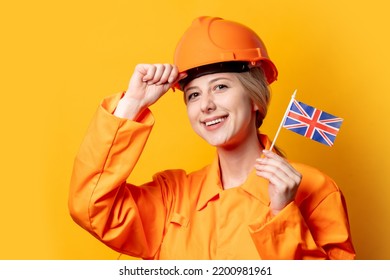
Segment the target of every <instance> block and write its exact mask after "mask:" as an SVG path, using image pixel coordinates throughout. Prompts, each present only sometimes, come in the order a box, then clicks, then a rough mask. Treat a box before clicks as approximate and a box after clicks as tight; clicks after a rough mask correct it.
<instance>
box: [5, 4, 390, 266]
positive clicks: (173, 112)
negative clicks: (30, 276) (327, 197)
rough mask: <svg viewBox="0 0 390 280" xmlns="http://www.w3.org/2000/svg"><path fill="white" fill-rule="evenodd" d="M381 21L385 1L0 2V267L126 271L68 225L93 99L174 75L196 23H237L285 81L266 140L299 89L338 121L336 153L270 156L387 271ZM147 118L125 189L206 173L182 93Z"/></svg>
mask: <svg viewBox="0 0 390 280" xmlns="http://www.w3.org/2000/svg"><path fill="white" fill-rule="evenodd" d="M389 11H390V4H389V2H388V1H387V0H371V1H361V0H360V1H359V0H348V1H340V0H327V1H314V0H313V1H307V0H284V1H283V0H252V1H250V0H249V1H245V0H241V1H238V0H235V1H227V0H216V1H210V0H199V1H182V0H181V1H178V0H165V1H130V0H128V1H126V0H111V1H102V0H99V1H98V0H94V1H92V0H91V1H76V0H67V1H49V0H36V1H26V0H25V1H17V0H15V1H6V2H5V1H3V2H2V4H0V26H1V27H0V28H1V34H0V35H1V37H0V40H1V42H0V50H1V51H0V68H1V73H0V79H1V83H0V93H1V99H0V100H1V105H0V108H1V109H0V120H1V140H0V141H1V142H0V143H1V145H0V147H1V151H0V152H1V163H0V164H1V166H0V171H1V177H0V180H1V181H0V182H1V183H0V184H1V193H0V259H116V258H122V256H119V254H118V253H116V252H113V251H111V250H110V249H108V248H107V247H105V246H104V245H102V244H101V243H100V242H98V241H97V240H95V239H94V238H93V237H92V236H91V235H89V234H88V233H87V232H85V231H84V230H82V229H81V228H80V227H78V226H77V225H76V224H75V223H74V222H73V221H72V220H71V218H70V216H69V214H68V210H67V195H68V186H69V180H70V174H71V168H72V164H73V158H74V156H75V154H76V151H77V149H78V147H79V144H80V143H81V140H82V138H83V136H84V133H85V131H86V128H87V126H88V123H89V121H90V119H91V117H92V115H93V113H94V112H95V110H96V108H97V106H98V104H99V103H100V101H101V100H102V98H103V97H105V96H107V95H111V94H114V93H116V92H119V91H122V90H125V89H126V86H127V83H128V80H129V78H130V75H131V73H132V70H133V68H134V66H135V65H136V63H139V62H152V63H155V62H171V61H172V54H173V50H174V47H175V45H176V43H177V40H178V39H179V37H180V35H181V34H182V33H183V32H184V30H185V29H186V28H187V27H188V26H189V25H190V23H191V21H192V19H193V18H195V17H197V16H200V15H212V16H220V17H224V18H227V19H231V20H235V21H239V22H242V23H244V24H246V25H248V26H250V27H252V28H253V29H254V30H256V31H257V32H258V34H259V35H260V36H261V37H262V39H263V40H264V41H265V42H266V45H267V48H268V51H269V54H270V56H271V58H272V59H273V61H274V62H275V64H276V65H277V67H278V69H279V72H280V75H279V80H278V81H277V82H276V83H275V84H274V85H273V86H272V91H273V99H272V103H271V108H270V111H269V115H268V117H267V118H266V121H265V124H264V126H263V127H262V132H264V133H267V134H269V136H270V137H273V136H274V135H275V132H276V129H277V127H278V125H279V122H280V120H281V117H282V115H283V113H284V110H285V108H286V106H287V103H288V101H289V98H290V95H291V93H292V92H293V90H294V89H296V88H297V89H298V95H297V99H298V100H300V101H303V102H305V103H307V104H310V105H313V106H316V107H317V108H319V109H323V110H325V111H327V112H329V113H333V114H335V115H337V116H340V117H343V118H344V119H345V120H344V123H343V125H342V127H341V130H340V133H339V136H338V137H337V139H336V142H335V146H334V147H333V148H329V147H327V146H324V145H321V144H318V143H317V142H314V141H310V140H308V139H306V138H304V137H301V136H299V135H297V134H295V133H292V132H289V131H286V130H282V132H281V134H280V136H279V138H278V141H277V144H278V146H280V147H281V148H282V149H283V150H284V151H285V152H286V153H287V155H288V156H289V157H290V158H291V159H293V160H296V161H301V162H305V163H307V164H310V165H313V166H316V167H318V168H320V169H322V170H323V171H325V172H326V173H328V174H329V175H330V176H332V177H333V178H334V179H335V180H336V181H337V183H338V184H339V186H340V187H341V188H342V190H343V192H344V194H345V196H346V199H347V203H348V210H349V215H350V221H351V227H352V237H353V241H354V244H355V247H356V250H357V256H358V258H359V259H390V239H389V236H390V211H389V206H390V203H389V202H390V168H389V167H390V164H389V161H390V160H389V155H390V148H389V143H388V136H389V132H388V130H389V123H388V115H389V105H390V97H389V96H390V82H389V81H390V78H389V72H390V71H389V65H390V54H389V52H390V39H389V28H390V17H389ZM152 110H153V111H154V113H155V116H156V119H157V123H156V126H155V129H154V130H153V132H152V135H151V137H150V141H149V145H148V146H147V148H146V150H145V153H144V154H143V156H142V158H141V160H140V162H139V165H138V166H137V168H136V171H135V173H136V174H134V175H132V180H133V181H134V182H143V181H145V180H149V179H150V176H151V175H152V174H153V173H155V172H157V171H159V170H161V169H166V168H178V167H182V168H185V169H187V170H188V171H191V170H194V169H196V168H199V167H201V166H203V165H204V164H206V163H208V162H209V161H210V159H211V158H212V157H213V156H214V151H213V149H211V148H209V147H207V146H206V144H205V143H204V142H203V141H202V140H200V139H198V137H197V136H196V135H195V134H194V133H193V132H192V131H191V129H190V126H189V123H188V121H187V118H186V114H185V108H184V105H183V102H182V97H181V94H180V93H168V94H167V95H166V96H165V97H164V98H163V100H161V102H159V103H157V104H156V105H154V106H153V108H152Z"/></svg>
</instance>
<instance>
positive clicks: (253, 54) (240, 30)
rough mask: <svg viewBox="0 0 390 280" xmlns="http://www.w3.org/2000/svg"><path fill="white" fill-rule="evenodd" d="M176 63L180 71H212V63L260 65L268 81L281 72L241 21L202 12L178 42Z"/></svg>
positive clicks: (244, 67) (239, 66) (242, 67)
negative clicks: (208, 15)
mask: <svg viewBox="0 0 390 280" xmlns="http://www.w3.org/2000/svg"><path fill="white" fill-rule="evenodd" d="M226 63H228V66H226ZM174 64H175V65H176V66H177V67H178V69H179V72H180V73H184V72H187V73H188V74H189V73H190V72H191V71H192V70H194V69H200V68H202V67H203V68H204V67H206V68H208V70H207V69H206V73H211V72H210V71H213V70H210V66H212V65H214V66H215V65H217V69H219V68H221V67H222V68H221V69H233V70H231V71H228V70H227V72H242V71H247V70H249V68H250V67H252V66H257V67H261V68H262V69H263V71H264V74H265V76H266V78H267V81H268V83H269V84H271V83H272V82H273V81H275V80H276V78H277V76H278V71H277V69H276V67H275V65H274V64H273V63H272V61H271V60H270V59H269V56H268V53H267V50H266V47H265V45H264V43H263V42H262V40H261V39H260V38H259V36H258V35H257V34H256V33H255V32H254V31H253V30H251V29H250V28H248V27H246V26H244V25H242V24H240V23H237V22H234V21H229V20H225V19H222V18H219V17H207V16H203V17H199V18H196V19H195V20H194V21H193V22H192V25H191V26H190V27H189V28H188V29H187V31H186V32H185V33H184V34H183V36H182V38H181V39H180V41H179V43H178V44H177V46H176V50H175V55H174ZM229 64H230V66H229ZM229 67H230V68H229ZM231 67H233V68H231ZM214 68H215V67H211V69H214ZM235 68H237V69H238V70H237V71H236V70H234V69H235ZM199 71H200V70H199ZM199 71H198V72H199ZM202 71H204V70H202ZM207 71H209V72H207ZM214 72H217V71H214ZM219 72H222V70H221V71H219ZM176 87H178V86H176Z"/></svg>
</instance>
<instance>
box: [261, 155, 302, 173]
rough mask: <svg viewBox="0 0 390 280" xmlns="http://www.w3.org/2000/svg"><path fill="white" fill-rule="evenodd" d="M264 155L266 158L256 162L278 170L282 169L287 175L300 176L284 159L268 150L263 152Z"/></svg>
mask: <svg viewBox="0 0 390 280" xmlns="http://www.w3.org/2000/svg"><path fill="white" fill-rule="evenodd" d="M263 155H264V157H262V158H260V159H257V160H256V162H258V163H260V164H268V165H272V166H275V167H277V168H280V169H282V170H283V171H284V172H285V173H286V174H290V173H292V174H295V175H297V174H299V172H298V171H296V170H295V169H294V168H293V167H292V166H291V165H290V163H289V162H288V161H287V160H286V159H284V158H283V157H281V156H279V155H277V154H275V153H273V152H270V151H267V150H264V151H263Z"/></svg>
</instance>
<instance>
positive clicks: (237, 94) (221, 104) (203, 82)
mask: <svg viewBox="0 0 390 280" xmlns="http://www.w3.org/2000/svg"><path fill="white" fill-rule="evenodd" d="M184 98H185V100H186V104H187V114H188V118H189V120H190V123H191V126H192V128H193V129H194V131H195V132H196V133H197V134H198V135H199V136H201V137H202V138H203V139H204V140H206V141H207V142H208V143H209V144H210V145H213V146H216V147H225V148H229V147H234V146H235V145H240V144H242V143H244V142H245V139H247V138H248V137H249V136H253V135H257V131H256V127H255V115H256V109H257V108H256V106H255V105H254V104H253V102H252V101H251V99H250V98H249V96H248V94H247V93H246V92H245V90H244V88H243V86H242V84H241V82H240V81H239V80H238V78H237V77H236V74H234V73H216V74H209V75H205V76H201V77H199V78H196V79H194V80H192V81H191V82H190V83H188V84H187V85H186V86H185V88H184Z"/></svg>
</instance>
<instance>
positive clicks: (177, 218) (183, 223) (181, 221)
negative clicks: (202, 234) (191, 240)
mask: <svg viewBox="0 0 390 280" xmlns="http://www.w3.org/2000/svg"><path fill="white" fill-rule="evenodd" d="M171 223H172V224H175V225H177V226H180V227H183V228H187V227H188V225H189V224H190V220H189V219H188V218H187V217H184V216H183V215H181V214H179V213H173V215H172V218H171Z"/></svg>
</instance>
